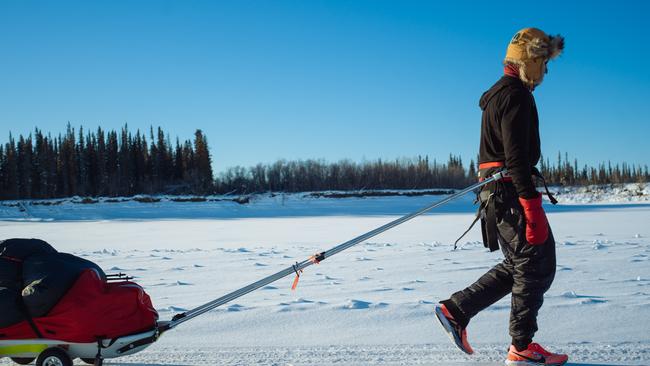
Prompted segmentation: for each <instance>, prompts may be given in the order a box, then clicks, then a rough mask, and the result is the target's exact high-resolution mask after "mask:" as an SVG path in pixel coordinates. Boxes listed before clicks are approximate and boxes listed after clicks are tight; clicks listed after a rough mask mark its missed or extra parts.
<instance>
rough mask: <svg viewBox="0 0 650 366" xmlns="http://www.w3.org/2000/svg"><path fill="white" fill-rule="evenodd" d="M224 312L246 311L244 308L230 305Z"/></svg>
mask: <svg viewBox="0 0 650 366" xmlns="http://www.w3.org/2000/svg"><path fill="white" fill-rule="evenodd" d="M226 310H227V311H230V312H232V311H242V310H246V308H245V307H244V306H243V305H239V304H232V305H230V306H228V308H227V309H226Z"/></svg>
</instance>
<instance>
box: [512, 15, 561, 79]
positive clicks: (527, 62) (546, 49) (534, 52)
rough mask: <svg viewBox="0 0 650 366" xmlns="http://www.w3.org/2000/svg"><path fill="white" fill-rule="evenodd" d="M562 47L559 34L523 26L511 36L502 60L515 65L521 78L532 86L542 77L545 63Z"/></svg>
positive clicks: (555, 55) (558, 53) (559, 52)
mask: <svg viewBox="0 0 650 366" xmlns="http://www.w3.org/2000/svg"><path fill="white" fill-rule="evenodd" d="M563 49H564V37H562V36H561V35H559V34H558V35H556V36H549V35H547V34H546V33H544V32H543V31H541V30H539V29H537V28H525V29H522V30H520V31H519V32H517V34H515V36H514V37H512V40H511V41H510V44H509V45H508V50H507V51H506V57H505V59H504V61H503V62H504V63H506V64H507V63H511V64H515V65H517V66H518V67H519V77H520V78H521V80H522V81H523V82H524V83H526V84H528V86H529V87H531V88H534V87H536V86H537V85H539V84H541V82H542V80H543V79H544V74H546V63H547V62H548V61H549V60H552V59H554V58H556V57H558V56H559V55H560V54H561V53H562V50H563Z"/></svg>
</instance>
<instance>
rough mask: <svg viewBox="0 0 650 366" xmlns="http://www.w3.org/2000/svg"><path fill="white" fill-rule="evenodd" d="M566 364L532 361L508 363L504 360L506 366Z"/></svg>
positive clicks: (562, 363) (560, 365) (553, 365)
mask: <svg viewBox="0 0 650 366" xmlns="http://www.w3.org/2000/svg"><path fill="white" fill-rule="evenodd" d="M564 364H566V361H564V362H560V363H540V362H533V361H510V360H506V365H507V366H542V365H543V366H562V365H564Z"/></svg>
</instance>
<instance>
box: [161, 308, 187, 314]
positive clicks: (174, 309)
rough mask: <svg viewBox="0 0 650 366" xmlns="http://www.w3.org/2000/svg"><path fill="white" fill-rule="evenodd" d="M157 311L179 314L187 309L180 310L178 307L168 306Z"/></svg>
mask: <svg viewBox="0 0 650 366" xmlns="http://www.w3.org/2000/svg"><path fill="white" fill-rule="evenodd" d="M157 310H158V312H159V313H167V312H172V313H180V312H183V311H187V309H185V308H180V307H177V306H168V307H166V308H162V309H157Z"/></svg>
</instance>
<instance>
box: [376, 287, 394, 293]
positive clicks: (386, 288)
mask: <svg viewBox="0 0 650 366" xmlns="http://www.w3.org/2000/svg"><path fill="white" fill-rule="evenodd" d="M392 290H393V289H392V288H390V287H380V288H376V289H374V290H372V292H386V291H392Z"/></svg>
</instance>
